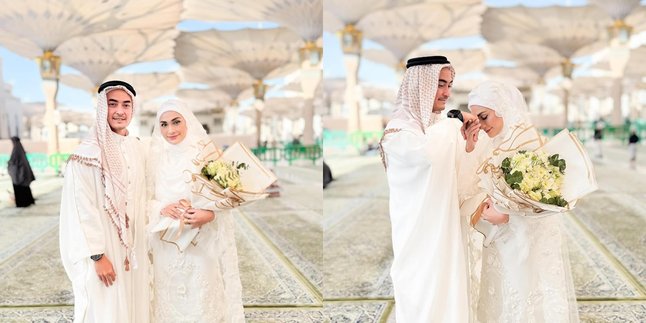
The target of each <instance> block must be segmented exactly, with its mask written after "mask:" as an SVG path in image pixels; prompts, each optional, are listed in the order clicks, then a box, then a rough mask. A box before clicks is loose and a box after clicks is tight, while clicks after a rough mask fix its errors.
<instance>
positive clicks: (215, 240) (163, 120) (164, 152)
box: [149, 100, 244, 323]
mask: <svg viewBox="0 0 646 323" xmlns="http://www.w3.org/2000/svg"><path fill="white" fill-rule="evenodd" d="M219 154H220V151H219V150H218V149H217V148H215V144H214V143H213V142H212V141H211V139H209V137H208V136H207V134H206V131H205V130H204V128H203V127H202V125H201V124H200V122H199V121H198V120H197V118H196V117H195V116H194V115H193V113H192V112H191V111H190V110H189V109H188V108H187V107H186V105H185V104H184V103H183V102H181V101H179V100H170V101H167V102H165V103H164V104H162V106H161V107H160V109H159V111H158V112H157V123H156V124H155V129H154V130H153V139H152V147H151V158H150V160H151V165H150V166H151V167H150V170H151V172H152V174H150V176H149V177H150V178H151V179H152V181H153V182H154V183H151V184H152V188H151V191H152V192H154V197H153V199H152V200H151V214H150V222H149V223H150V226H151V227H152V226H155V225H156V224H157V223H158V222H159V221H160V219H161V217H164V216H169V217H172V218H175V219H177V220H178V221H182V222H183V223H184V226H185V228H184V230H189V227H191V228H200V231H199V234H198V235H197V236H196V237H195V239H194V240H193V241H192V243H191V244H190V245H188V247H187V248H186V249H185V250H183V251H180V249H179V248H178V247H177V246H176V245H175V244H173V243H171V242H167V241H165V240H162V239H161V235H160V234H159V233H152V234H151V239H150V247H151V251H152V261H153V271H154V273H153V276H154V278H153V289H154V292H153V293H154V294H153V295H154V296H153V309H152V314H153V317H154V318H153V320H152V321H154V322H227V323H228V322H244V312H243V308H242V293H241V290H242V287H241V285H240V275H239V271H238V258H237V251H236V245H235V239H234V234H233V225H234V224H233V219H232V217H231V216H232V215H231V214H230V212H229V211H222V210H216V208H215V206H213V203H206V202H208V201H206V200H201V199H200V198H199V197H196V196H194V195H193V194H192V193H191V173H193V174H195V173H200V170H201V163H200V162H198V161H199V160H201V158H200V156H209V158H210V159H212V157H217V156H218V155H219ZM180 200H186V201H182V204H180V203H179V201H180ZM187 201H190V204H192V207H190V208H189V209H188V210H186V212H183V210H184V208H183V207H184V206H185V205H186V202H187ZM205 201H206V202H205Z"/></svg>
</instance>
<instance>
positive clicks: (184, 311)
mask: <svg viewBox="0 0 646 323" xmlns="http://www.w3.org/2000/svg"><path fill="white" fill-rule="evenodd" d="M98 92H99V93H98V104H97V114H96V115H97V119H96V124H95V126H94V127H93V128H92V129H91V130H90V135H88V137H86V138H85V139H84V140H83V142H82V143H81V144H80V145H79V147H78V148H77V149H76V150H75V151H74V154H73V155H72V156H71V157H70V159H69V161H68V164H67V167H66V171H65V182H64V184H63V191H62V197H61V212H60V251H61V258H62V262H63V265H64V267H65V271H66V273H67V275H68V277H69V279H70V280H71V281H72V287H73V291H74V321H75V322H227V323H228V322H244V311H243V307H242V287H241V283H240V275H239V271H238V259H237V251H236V245H235V238H234V234H233V226H234V223H233V219H232V215H231V214H230V212H228V211H225V210H221V209H220V208H216V207H215V205H214V203H208V205H207V204H199V203H198V202H199V201H200V199H197V198H196V199H195V200H194V194H192V191H191V183H190V174H195V173H199V172H200V166H201V165H198V163H197V162H195V160H196V158H197V157H198V156H201V155H204V154H205V150H209V149H207V147H210V149H211V150H212V151H211V150H209V151H208V152H207V153H209V155H208V156H211V155H210V154H214V155H216V156H217V155H219V154H220V153H221V152H220V151H219V149H217V147H216V146H215V144H214V143H213V142H212V141H211V139H210V138H209V137H208V135H207V134H206V131H205V130H204V128H203V127H202V125H201V124H200V122H199V121H198V119H197V118H196V117H195V115H193V113H192V112H191V110H190V109H189V108H188V107H187V106H186V105H185V104H184V103H183V102H181V101H179V100H169V101H167V102H165V103H164V104H162V106H161V107H160V109H159V111H158V112H157V118H156V123H155V128H154V130H153V136H152V143H151V147H150V153H149V154H146V151H148V149H147V148H146V146H145V145H144V144H143V143H142V142H141V141H139V139H138V138H136V137H134V136H128V130H127V127H128V124H129V123H130V120H131V118H132V114H133V111H134V109H135V108H137V105H136V104H135V97H136V92H135V89H134V88H133V87H132V86H131V85H130V84H128V83H126V82H123V81H109V82H106V83H104V84H102V85H101V86H100V87H99V90H98ZM182 200H183V202H185V203H184V204H181V205H180V203H179V202H181V201H182ZM186 201H191V203H190V205H187V204H186V203H187V202H186ZM180 213H181V216H180ZM164 217H172V218H181V221H182V222H183V225H182V224H180V226H182V227H184V229H185V230H189V228H188V227H192V228H200V232H199V234H198V235H197V237H196V238H195V239H194V240H193V241H192V243H193V245H191V246H189V247H188V248H186V249H185V250H184V252H180V250H179V248H177V247H176V245H174V244H171V243H170V242H166V241H162V240H160V236H159V235H158V234H156V233H151V231H154V230H151V228H152V227H153V226H155V225H156V224H157V223H158V222H160V220H161V219H162V218H164ZM180 231H181V230H180Z"/></svg>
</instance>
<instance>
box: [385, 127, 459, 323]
mask: <svg viewBox="0 0 646 323" xmlns="http://www.w3.org/2000/svg"><path fill="white" fill-rule="evenodd" d="M460 126H461V123H460V122H459V121H458V120H456V119H444V120H442V121H439V122H437V123H435V124H434V125H432V126H431V127H429V128H427V129H426V133H423V132H422V131H421V129H419V126H418V125H417V124H414V123H412V122H408V121H404V120H397V119H396V120H392V121H391V122H390V123H389V124H388V126H387V127H386V128H387V129H397V130H393V131H392V132H390V133H387V134H386V135H385V136H384V139H383V141H382V148H383V150H384V153H385V162H386V163H387V166H388V167H387V170H386V173H387V177H388V185H389V187H390V220H391V224H392V240H393V252H394V259H393V264H392V268H391V276H392V279H393V286H394V289H395V308H396V318H397V322H402V323H415V322H419V323H429V322H456V323H460V322H468V321H469V297H468V271H467V266H468V264H467V261H466V255H465V249H464V247H465V246H464V243H463V238H462V232H461V217H460V209H459V202H458V188H457V170H456V167H457V163H458V162H459V161H460V160H459V159H460V158H461V156H462V155H464V154H465V153H464V146H465V145H464V139H463V138H462V135H461V134H460ZM387 131H388V130H387Z"/></svg>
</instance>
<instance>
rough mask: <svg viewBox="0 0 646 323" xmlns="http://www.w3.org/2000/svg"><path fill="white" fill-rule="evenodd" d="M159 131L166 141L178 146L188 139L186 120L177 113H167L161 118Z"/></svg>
mask: <svg viewBox="0 0 646 323" xmlns="http://www.w3.org/2000/svg"><path fill="white" fill-rule="evenodd" d="M159 129H160V130H161V133H162V136H163V137H164V139H166V141H168V142H169V143H171V144H173V145H177V144H179V143H180V142H182V140H184V138H186V132H187V131H188V128H186V120H184V117H182V115H181V114H179V113H177V112H175V111H166V112H164V113H162V115H161V117H160V118H159Z"/></svg>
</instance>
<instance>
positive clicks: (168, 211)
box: [160, 203, 184, 219]
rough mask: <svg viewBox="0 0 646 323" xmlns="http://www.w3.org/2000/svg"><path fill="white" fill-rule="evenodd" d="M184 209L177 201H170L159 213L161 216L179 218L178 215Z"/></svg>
mask: <svg viewBox="0 0 646 323" xmlns="http://www.w3.org/2000/svg"><path fill="white" fill-rule="evenodd" d="M183 211H184V209H183V208H182V206H181V205H180V204H179V203H172V204H168V205H166V206H165V207H164V208H163V209H162V210H161V212H160V213H161V215H163V216H168V217H171V218H173V219H179V218H180V216H181V215H182V213H183Z"/></svg>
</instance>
